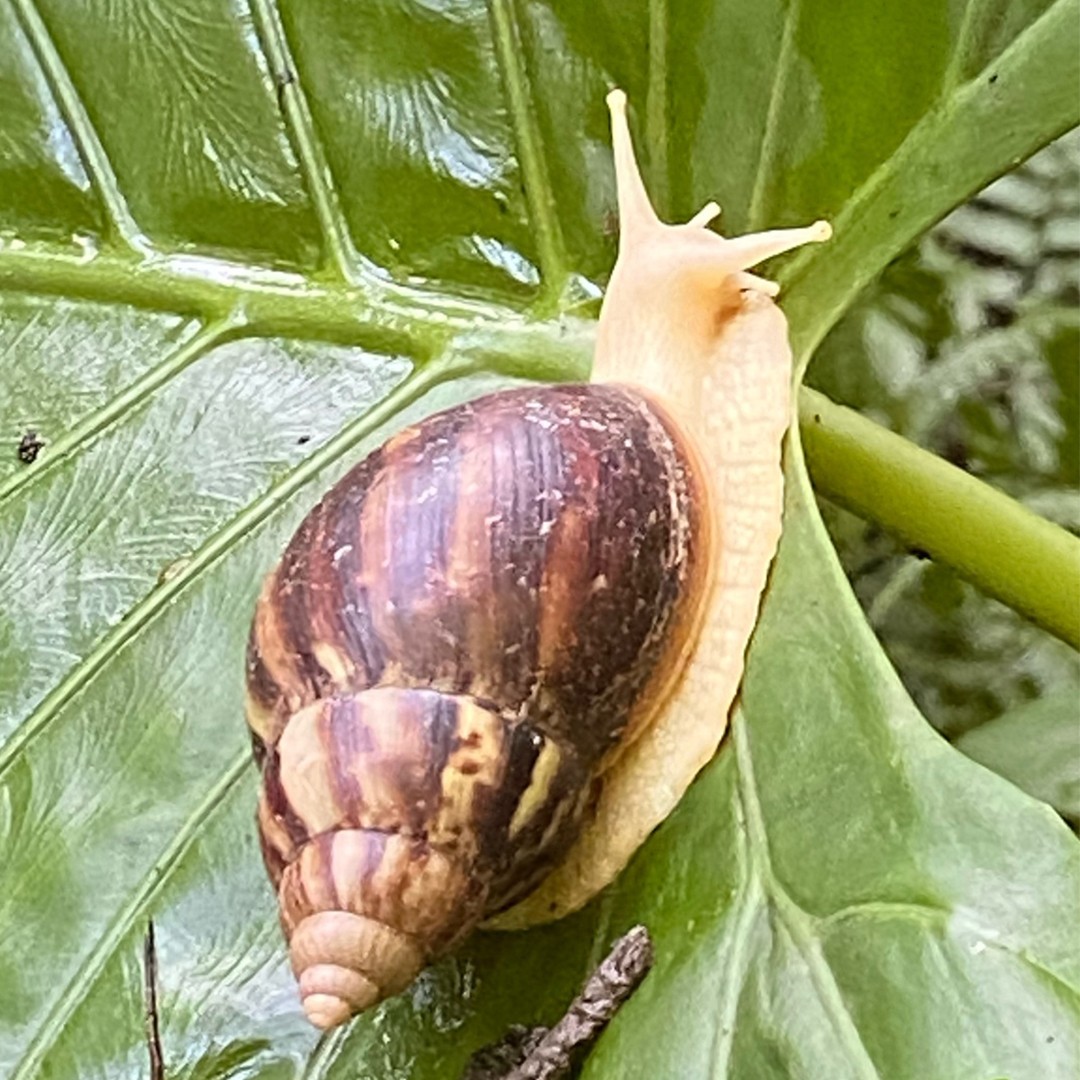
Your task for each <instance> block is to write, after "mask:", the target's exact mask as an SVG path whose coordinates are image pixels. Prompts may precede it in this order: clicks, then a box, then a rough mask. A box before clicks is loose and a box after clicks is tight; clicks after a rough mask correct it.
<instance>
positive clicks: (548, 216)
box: [487, 0, 567, 316]
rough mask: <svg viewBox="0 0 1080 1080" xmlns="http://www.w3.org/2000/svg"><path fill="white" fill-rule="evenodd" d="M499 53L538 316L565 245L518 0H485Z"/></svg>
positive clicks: (555, 298) (550, 305)
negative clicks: (538, 282) (534, 261)
mask: <svg viewBox="0 0 1080 1080" xmlns="http://www.w3.org/2000/svg"><path fill="white" fill-rule="evenodd" d="M487 8H488V14H489V17H490V19H491V26H492V37H493V39H494V46H495V58H496V61H497V62H498V65H499V70H500V71H501V73H502V80H503V86H504V87H505V89H506V97H507V101H508V103H509V106H510V118H511V120H512V122H513V126H514V137H515V140H516V142H517V150H518V160H519V162H520V164H521V175H522V180H523V182H524V186H525V200H526V202H527V204H528V207H529V217H530V219H531V222H532V226H533V229H534V230H535V232H536V243H537V247H538V249H539V256H540V274H541V279H542V282H543V284H542V289H541V295H540V301H539V304H538V305H537V315H539V316H544V315H552V314H554V313H555V312H556V311H557V310H558V305H559V298H560V296H561V295H562V292H563V288H564V286H565V283H566V278H567V258H566V247H565V244H564V243H563V236H562V229H561V228H560V226H559V220H558V217H557V215H556V212H555V194H554V192H553V190H552V187H551V179H550V177H549V176H548V171H547V166H546V165H545V164H544V144H543V139H542V138H541V135H540V128H539V125H538V124H537V122H536V115H535V107H534V105H533V101H532V89H531V87H530V85H529V75H528V72H527V71H526V69H525V60H524V56H523V50H522V44H521V33H520V31H519V28H518V22H517V19H518V16H517V10H516V8H515V0H487Z"/></svg>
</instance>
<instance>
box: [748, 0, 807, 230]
mask: <svg viewBox="0 0 1080 1080" xmlns="http://www.w3.org/2000/svg"><path fill="white" fill-rule="evenodd" d="M801 8H802V0H790V3H789V4H788V9H787V15H786V16H785V18H784V30H783V33H782V34H781V35H780V51H779V53H778V54H777V57H776V68H775V69H774V71H773V81H772V89H771V90H770V91H769V107H768V109H767V111H766V113H765V131H764V132H763V134H762V136H761V150H760V152H759V154H758V163H757V170H756V171H755V173H754V187H753V191H752V192H751V194H750V206H749V208H748V209H747V211H746V231H747V232H756V231H757V230H759V229H760V228H761V226H762V215H763V212H764V209H765V206H764V204H765V189H766V186H767V184H768V182H769V179H770V177H771V176H772V174H773V167H774V165H775V164H776V155H777V145H776V137H777V132H778V130H779V127H780V117H781V111H782V108H783V104H784V96H785V93H786V91H787V83H788V75H789V74H790V71H791V54H792V50H793V48H794V45H795V30H796V29H797V27H798V25H799V14H800V9H801Z"/></svg>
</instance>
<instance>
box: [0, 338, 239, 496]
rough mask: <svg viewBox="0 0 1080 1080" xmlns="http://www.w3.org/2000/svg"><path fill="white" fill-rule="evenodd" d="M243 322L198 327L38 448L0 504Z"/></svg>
mask: <svg viewBox="0 0 1080 1080" xmlns="http://www.w3.org/2000/svg"><path fill="white" fill-rule="evenodd" d="M242 329H243V321H242V320H241V319H240V318H238V317H233V318H227V319H224V320H222V321H220V322H216V323H211V324H210V325H209V326H204V327H202V328H201V329H200V330H199V331H198V332H197V333H196V334H195V335H194V336H193V337H190V338H188V340H187V341H185V342H183V343H182V344H181V345H179V346H177V348H175V349H174V350H173V351H172V352H171V353H169V354H168V355H167V356H166V357H165V359H164V360H163V361H162V362H161V363H160V364H158V365H157V366H156V367H154V368H151V369H150V370H149V371H147V372H146V373H145V374H144V375H143V376H142V377H141V378H139V379H136V380H135V382H133V383H131V384H130V385H129V386H127V387H126V388H125V389H124V390H122V391H121V392H120V393H119V394H117V395H116V396H115V397H113V398H110V399H109V400H108V401H107V402H105V403H104V404H103V405H102V406H101V407H100V408H98V409H95V410H94V411H93V412H91V413H89V414H88V415H87V416H85V417H83V418H82V419H81V420H80V421H79V422H78V423H77V424H75V425H74V426H72V427H70V428H69V429H68V430H67V431H65V432H64V434H63V435H61V436H60V437H59V438H57V439H55V440H54V441H53V442H51V443H49V445H48V446H47V447H46V448H45V449H44V451H42V453H41V454H40V456H39V457H38V459H37V461H35V462H34V464H33V466H32V467H30V468H28V469H23V470H21V471H20V472H17V473H13V474H12V475H11V476H9V477H8V479H7V480H6V481H4V482H3V483H0V505H2V504H3V503H4V502H5V501H6V500H7V499H10V498H11V497H12V496H13V495H14V494H15V493H16V492H18V491H21V490H22V489H23V488H24V487H26V486H27V485H29V484H34V483H40V482H41V479H42V477H43V476H45V475H46V474H47V473H48V472H50V471H51V470H52V469H53V468H54V467H55V466H56V465H58V464H59V463H60V462H61V461H64V460H65V459H66V458H68V457H70V456H71V455H72V454H73V453H75V452H76V451H77V450H79V449H81V447H82V446H83V445H84V444H85V443H87V442H89V441H90V439H92V438H94V437H95V436H97V435H100V434H101V433H102V432H103V431H105V430H106V429H108V428H109V427H111V426H112V425H114V424H116V423H117V422H118V421H120V420H122V419H123V418H124V417H125V416H126V415H127V414H128V413H129V412H130V411H131V410H132V409H135V408H137V407H138V406H139V404H140V403H141V402H143V401H145V400H146V399H147V398H148V397H149V396H150V395H151V394H153V393H154V392H155V391H157V390H159V389H160V388H161V387H162V386H164V385H165V384H166V383H167V382H169V381H170V380H171V379H173V378H175V377H176V376H177V375H179V374H180V372H181V371H183V370H184V369H185V368H187V367H188V366H190V365H191V364H193V363H194V362H195V361H196V360H198V359H199V358H200V357H201V356H205V355H206V353H208V352H209V351H210V350H211V349H213V348H215V347H216V346H218V345H221V344H222V343H224V342H226V341H228V340H229V339H230V338H232V337H236V336H239V334H240V333H241V332H242Z"/></svg>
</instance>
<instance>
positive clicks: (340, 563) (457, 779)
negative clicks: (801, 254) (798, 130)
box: [246, 90, 830, 1028]
mask: <svg viewBox="0 0 1080 1080" xmlns="http://www.w3.org/2000/svg"><path fill="white" fill-rule="evenodd" d="M608 105H609V109H610V112H611V122H612V136H613V145H614V156H615V169H616V188H617V196H618V207H619V218H620V239H619V251H618V258H617V261H616V264H615V267H614V270H613V273H612V277H611V282H610V285H609V287H608V290H607V293H606V296H605V299H604V302H603V306H602V310H601V314H600V321H599V325H598V331H597V342H596V353H595V361H594V367H593V373H592V381H591V382H589V383H587V384H571V385H559V386H556V385H550V386H543V387H526V388H516V389H510V390H503V391H499V392H496V393H492V394H489V395H487V396H485V397H481V398H479V399H477V400H474V401H471V402H469V403H467V404H463V405H459V406H457V407H455V408H452V409H449V410H447V411H444V412H442V413H439V414H437V415H434V416H431V417H428V418H427V419H426V420H424V421H422V422H421V423H419V424H417V425H415V426H413V427H411V428H409V429H407V430H405V431H403V432H401V433H399V434H397V435H395V436H393V437H392V438H391V439H390V440H389V441H388V442H386V443H385V444H384V445H383V446H382V447H380V448H379V449H377V450H375V451H374V452H373V453H372V454H370V455H369V456H368V457H367V458H366V459H365V460H363V461H362V462H361V463H360V464H359V465H357V466H356V467H355V468H353V469H352V470H351V471H350V472H349V473H348V474H347V475H346V476H345V477H344V478H343V479H342V480H341V481H340V482H339V483H338V484H337V485H336V486H335V487H334V488H333V489H332V490H331V491H330V492H329V493H328V494H327V495H326V496H325V497H324V498H323V500H322V501H321V502H320V503H319V504H318V506H316V507H315V509H314V510H312V512H311V513H310V514H309V515H308V517H307V518H306V519H305V520H304V521H303V523H302V524H301V526H300V528H299V530H298V531H297V533H296V534H295V536H294V537H293V539H292V540H291V542H290V543H289V544H288V546H287V548H286V550H285V552H284V555H283V556H282V559H281V561H280V563H279V564H278V566H277V568H276V569H275V570H274V571H272V572H271V574H270V575H269V576H268V577H267V579H266V581H265V583H264V586H263V590H262V593H261V595H260V598H259V601H258V604H257V608H256V612H255V616H254V620H253V623H252V628H251V635H250V639H249V643H248V656H247V700H246V716H247V721H248V724H249V727H250V729H251V733H252V744H253V748H254V755H255V758H256V761H257V763H258V765H259V767H260V768H261V771H262V788H261V793H260V800H259V808H258V825H259V831H260V836H261V843H262V850H263V856H264V861H265V863H266V867H267V871H268V873H269V876H270V879H271V881H272V883H273V885H274V888H275V890H276V892H277V896H278V900H279V906H280V916H281V922H282V927H283V930H284V933H285V936H286V938H287V939H288V942H289V951H290V958H291V962H292V967H293V970H294V973H295V975H296V977H297V979H298V981H299V989H300V995H301V998H302V1002H303V1007H304V1010H305V1012H306V1014H307V1016H308V1019H309V1020H310V1021H311V1022H312V1023H313V1024H315V1025H316V1026H317V1027H320V1028H329V1027H333V1026H336V1025H338V1024H340V1023H343V1022H344V1021H346V1020H347V1019H348V1018H349V1017H350V1016H352V1015H354V1014H355V1013H357V1012H360V1011H362V1010H363V1009H366V1008H368V1007H370V1006H372V1005H374V1004H375V1003H376V1002H378V1001H380V1000H382V999H384V998H386V997H388V996H390V995H393V994H396V993H398V992H400V991H401V990H403V989H404V988H405V987H406V986H408V985H409V984H410V983H411V982H412V980H413V979H414V978H415V977H416V976H417V975H418V974H419V972H420V971H421V970H422V969H423V968H424V967H425V966H426V965H427V964H428V963H430V962H431V961H432V960H433V959H435V958H437V957H439V956H441V955H443V954H445V953H447V952H448V951H449V950H451V949H453V948H454V946H455V945H457V944H458V943H459V942H460V941H462V939H464V938H465V937H466V936H467V935H468V934H469V933H470V932H472V930H473V929H475V928H476V927H477V926H478V925H479V924H481V923H482V922H485V921H486V922H487V923H489V924H491V925H494V926H496V927H503V928H514V927H519V926H526V925H530V924H532V923H536V922H541V921H545V920H548V919H553V918H557V917H559V916H561V915H564V914H566V913H568V912H570V911H572V910H575V909H576V908H578V907H580V906H581V905H582V904H584V903H585V901H586V900H588V899H589V898H590V897H591V896H592V895H594V894H595V893H596V892H597V891H598V890H599V889H600V888H602V887H603V886H604V885H606V884H607V883H608V882H609V881H611V880H612V879H613V878H614V877H615V876H616V874H617V873H618V872H619V870H620V869H621V868H622V867H623V866H624V865H625V864H626V862H627V861H628V859H629V858H630V856H631V855H632V854H633V852H634V850H635V849H636V848H637V847H638V846H639V845H640V844H641V842H642V841H643V840H644V838H645V837H646V836H647V835H648V833H649V832H650V831H651V830H652V829H653V828H654V827H655V826H656V825H657V824H659V822H660V821H662V820H663V818H664V817H665V816H666V815H667V814H668V813H669V812H670V811H671V809H672V808H673V807H674V805H675V804H676V803H677V802H678V800H679V798H680V797H681V795H682V794H683V792H684V791H685V789H686V787H687V786H688V785H689V783H690V781H691V780H692V779H693V777H694V775H695V774H696V773H697V772H698V771H699V770H700V768H701V767H702V766H703V765H704V764H705V763H706V762H707V761H708V760H709V759H710V758H711V757H712V756H713V754H714V753H715V751H716V748H717V746H718V744H719V742H720V739H721V737H722V735H723V733H724V729H725V727H726V717H727V712H728V710H729V708H730V705H731V702H732V700H733V698H734V695H735V692H736V690H737V688H738V685H739V680H740V678H741V674H742V667H743V654H744V652H745V649H746V646H747V642H748V640H749V637H750V634H751V631H752V629H753V626H754V623H755V621H756V618H757V610H758V606H759V602H760V596H761V593H762V590H763V588H764V585H765V579H766V573H767V570H768V567H769V564H770V562H771V560H772V557H773V554H774V552H775V549H776V545H777V542H778V540H779V534H780V525H781V496H782V483H783V481H782V474H781V467H780V452H781V442H782V439H783V435H784V432H785V430H786V429H787V426H788V423H789V419H790V415H791V401H790V381H791V354H790V349H789V346H788V342H787V330H786V322H785V320H784V317H783V315H782V314H781V312H780V310H779V309H778V308H777V307H776V306H775V304H774V303H773V300H772V297H774V296H775V295H776V292H777V289H776V287H775V286H774V285H773V284H772V283H770V282H768V281H765V280H763V279H761V278H759V277H756V276H754V275H752V274H750V273H749V272H748V268H749V267H752V266H754V265H756V264H757V263H759V262H761V261H763V260H764V259H767V258H769V257H770V256H773V255H776V254H779V253H781V252H783V251H787V250H789V249H791V248H794V247H797V246H799V245H801V244H804V243H807V242H810V241H818V240H824V239H826V238H827V237H828V236H829V233H830V230H829V227H828V225H827V224H825V223H824V222H818V223H817V224H815V225H812V226H810V227H808V228H801V229H786V230H776V231H772V232H763V233H757V234H754V235H749V236H743V237H739V238H736V239H724V238H722V237H720V236H719V235H718V234H716V233H714V232H712V231H710V230H709V229H708V228H707V226H708V225H709V223H710V222H711V221H712V220H713V219H714V218H715V217H716V215H717V214H718V213H719V209H718V207H716V206H715V204H709V205H708V206H706V207H705V208H704V209H703V210H702V211H701V212H700V213H698V214H697V215H695V217H694V218H692V219H691V220H690V221H689V222H687V223H685V224H679V225H668V224H664V223H662V222H661V221H660V220H659V218H658V217H657V215H656V213H655V212H654V210H653V208H652V205H651V203H650V201H649V198H648V195H647V193H646V191H645V188H644V185H643V183H642V180H641V176H640V174H639V172H638V167H637V164H636V162H635V158H634V152H633V147H632V144H631V140H630V132H629V128H628V125H627V119H626V98H625V95H624V94H623V93H622V92H621V91H618V90H616V91H612V92H611V94H610V95H609V96H608Z"/></svg>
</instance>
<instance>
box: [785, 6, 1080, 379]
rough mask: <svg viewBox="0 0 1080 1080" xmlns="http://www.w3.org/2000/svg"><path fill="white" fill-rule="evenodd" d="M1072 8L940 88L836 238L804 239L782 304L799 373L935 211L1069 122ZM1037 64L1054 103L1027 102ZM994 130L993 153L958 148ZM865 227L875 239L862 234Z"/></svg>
mask: <svg viewBox="0 0 1080 1080" xmlns="http://www.w3.org/2000/svg"><path fill="white" fill-rule="evenodd" d="M1078 18H1080V0H1057V2H1056V3H1055V4H1054V5H1053V6H1052V7H1050V8H1047V10H1046V11H1044V12H1043V14H1042V15H1040V16H1039V17H1038V18H1037V19H1036V20H1035V21H1034V22H1032V23H1030V24H1029V25H1028V26H1027V27H1026V29H1025V30H1024V31H1023V32H1022V33H1020V34H1019V35H1017V37H1016V38H1015V39H1014V40H1013V41H1012V42H1011V43H1010V45H1009V46H1008V48H1006V49H1005V50H1004V51H1003V52H1002V53H1000V54H999V55H998V56H997V57H996V58H994V59H993V60H991V61H990V63H989V64H988V65H987V66H986V67H984V68H983V69H982V70H981V71H980V72H978V73H976V74H975V75H974V76H972V78H971V79H969V80H968V81H967V82H966V83H963V84H962V85H960V86H959V87H957V88H956V89H954V90H953V91H952V92H951V93H945V94H943V98H942V100H941V101H939V103H938V105H937V107H936V108H934V109H933V110H931V111H930V112H928V113H927V114H926V115H925V116H924V117H923V118H922V119H921V120H920V121H919V122H918V123H917V124H916V125H915V126H914V127H913V128H912V129H911V131H910V132H909V133H908V135H907V137H906V138H905V139H904V141H903V142H902V143H901V144H900V145H899V146H898V147H897V149H896V150H895V151H894V152H893V153H892V154H891V155H890V156H889V157H888V158H886V159H885V160H884V161H883V162H882V163H881V164H880V165H879V166H878V167H877V168H876V169H875V170H874V171H873V172H872V173H871V174H870V175H869V176H868V177H867V178H866V180H865V181H863V183H862V184H861V185H860V186H859V187H858V189H857V190H856V191H855V192H854V194H853V195H852V196H851V198H850V199H849V200H848V201H847V202H846V203H845V204H844V207H843V209H842V210H841V211H840V213H839V214H837V216H836V217H835V218H834V219H833V221H832V225H833V239H832V240H831V241H830V242H829V243H827V244H815V245H811V246H808V247H805V248H803V249H802V250H801V251H800V252H798V253H797V254H795V256H794V257H793V258H792V259H791V261H790V262H789V263H788V264H787V266H786V268H785V269H784V270H783V272H782V274H781V277H782V279H783V281H784V283H785V295H786V297H787V300H786V303H785V304H784V306H785V308H786V310H787V312H788V316H789V319H790V321H791V326H792V343H793V346H794V351H795V355H796V356H797V357H798V358H799V361H798V364H797V372H796V374H797V376H798V377H799V378H800V379H801V378H802V375H803V373H804V372H805V370H806V365H807V363H808V362H809V360H810V357H811V356H812V355H813V352H814V350H815V349H816V348H817V346H818V344H819V343H820V342H821V340H822V338H823V337H824V336H825V335H826V334H827V333H828V331H829V330H830V329H831V328H832V327H833V326H834V325H835V324H836V323H837V321H838V320H839V319H840V317H841V316H842V315H843V314H844V312H845V311H846V310H847V308H848V307H849V306H850V304H851V302H852V301H853V300H854V298H855V297H856V296H857V295H858V294H859V293H860V292H861V291H862V290H863V288H864V287H865V286H866V285H867V284H868V283H869V282H870V281H871V280H873V278H874V277H876V276H877V274H878V273H880V272H881V270H882V269H883V268H884V267H885V266H887V265H888V263H889V262H890V261H891V260H892V259H893V258H895V257H896V256H897V255H898V254H899V253H900V252H901V251H902V250H903V249H904V248H905V246H906V245H907V244H909V243H910V242H911V241H912V240H913V239H915V237H917V236H919V235H921V234H922V233H923V232H924V231H925V230H926V229H927V228H928V227H929V226H930V225H932V224H933V223H934V221H936V220H937V219H938V218H939V217H941V216H942V210H943V209H947V208H951V207H954V206H957V205H959V204H960V203H961V202H963V201H964V200H965V199H966V198H968V197H969V196H970V195H971V194H973V193H974V192H975V191H978V190H979V189H980V188H982V187H984V186H985V185H986V184H987V183H989V182H990V181H991V180H993V179H994V178H995V177H996V176H997V175H999V173H1000V172H1002V171H1003V170H1004V169H1005V168H1006V167H1008V166H1009V165H1013V164H1015V163H1016V162H1018V161H1020V160H1022V159H1023V158H1024V157H1026V156H1027V155H1028V154H1030V153H1032V152H1033V151H1034V150H1036V149H1038V148H1039V147H1040V146H1043V145H1045V144H1046V143H1047V142H1049V141H1050V140H1051V139H1053V138H1055V137H1056V136H1058V135H1061V134H1063V133H1064V132H1065V131H1067V130H1068V129H1069V128H1070V127H1073V126H1075V124H1076V123H1077V120H1078V118H1080V103H1078V102H1077V100H1076V96H1075V94H1073V93H1071V92H1070V88H1071V87H1074V86H1075V85H1076V82H1077V78H1078V75H1080V49H1077V48H1076V47H1075V44H1076V42H1075V36H1076V35H1075V30H1076V23H1077V19H1078ZM1036 68H1037V69H1038V70H1039V71H1052V72H1053V78H1054V83H1055V85H1059V86H1061V87H1062V88H1063V90H1062V91H1061V93H1060V94H1059V96H1058V98H1057V99H1054V100H1053V101H1052V103H1051V106H1050V107H1048V106H1046V105H1045V104H1042V105H1040V108H1038V109H1031V108H1026V107H1025V105H1026V102H1027V101H1028V100H1029V88H1030V82H1031V79H1032V77H1033V74H1034V72H1035V70H1036ZM988 72H992V74H994V75H996V76H997V79H996V82H995V90H996V97H995V98H994V100H993V101H989V100H988V97H990V95H988V94H987V92H986V85H985V84H986V82H987V80H988V78H989V76H988V74H987V73H988ZM991 130H992V131H994V132H995V133H1000V134H1001V135H1002V138H1003V143H1002V147H1001V149H1000V152H999V153H998V154H997V155H996V156H995V157H994V158H993V159H992V160H990V159H985V158H983V157H981V156H978V155H971V154H968V155H957V154H956V153H955V151H954V149H953V148H954V147H955V145H956V144H957V142H958V141H961V142H962V141H963V138H964V137H965V136H967V135H969V134H970V132H972V131H991ZM928 170H932V173H930V174H931V175H933V176H934V178H935V181H936V182H938V183H939V190H940V198H939V199H936V200H935V203H934V208H933V209H930V210H928V209H926V208H924V207H922V206H921V205H916V204H914V203H913V202H912V201H911V200H909V199H906V198H905V184H907V183H910V182H911V181H912V180H914V179H915V178H916V177H918V176H920V175H922V174H925V173H927V171H928ZM871 226H876V227H877V228H876V230H872V229H871ZM871 232H873V235H874V237H875V240H874V241H873V242H868V240H867V234H868V233H871Z"/></svg>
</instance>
